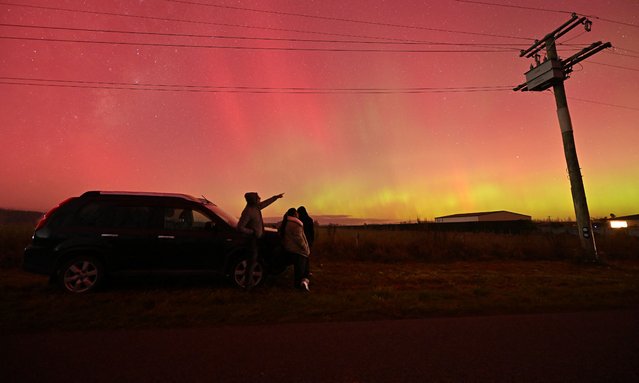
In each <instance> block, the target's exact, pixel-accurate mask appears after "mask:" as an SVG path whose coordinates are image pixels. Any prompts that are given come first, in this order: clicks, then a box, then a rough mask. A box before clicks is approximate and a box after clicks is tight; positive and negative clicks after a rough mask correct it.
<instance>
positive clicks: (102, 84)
mask: <svg viewBox="0 0 639 383" xmlns="http://www.w3.org/2000/svg"><path fill="white" fill-rule="evenodd" d="M0 80H2V81H1V82H0V83H2V84H10V85H32V86H50V87H68V88H91V89H123V90H156V91H176V92H208V93H297V94H302V93H310V94H330V93H336V94H340V93H370V94H378V93H381V94H384V93H460V92H468V93H472V92H489V91H510V90H511V89H512V86H510V85H489V86H462V87H410V88H372V87H369V88H319V87H250V86H213V85H185V84H156V83H127V82H108V81H85V80H63V79H46V78H32V77H10V76H0Z"/></svg>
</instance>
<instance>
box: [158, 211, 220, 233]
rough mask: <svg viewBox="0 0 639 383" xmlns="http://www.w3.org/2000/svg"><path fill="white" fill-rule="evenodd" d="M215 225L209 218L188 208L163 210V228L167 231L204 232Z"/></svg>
mask: <svg viewBox="0 0 639 383" xmlns="http://www.w3.org/2000/svg"><path fill="white" fill-rule="evenodd" d="M214 225H215V223H214V222H212V221H211V219H210V218H209V217H207V216H206V215H204V214H203V213H201V212H199V211H197V210H191V209H189V208H165V209H164V228H165V229H167V230H206V229H210V228H211V227H213V226H214Z"/></svg>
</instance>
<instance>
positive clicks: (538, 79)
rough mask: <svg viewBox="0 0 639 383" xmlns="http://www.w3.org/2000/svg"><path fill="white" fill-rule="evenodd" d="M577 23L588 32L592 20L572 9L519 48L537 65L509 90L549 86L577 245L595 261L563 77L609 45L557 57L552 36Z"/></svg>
mask: <svg viewBox="0 0 639 383" xmlns="http://www.w3.org/2000/svg"><path fill="white" fill-rule="evenodd" d="M581 24H583V25H584V27H585V29H586V31H588V32H590V29H591V26H592V22H591V21H590V20H588V18H586V17H581V18H579V17H578V16H577V14H575V13H573V14H572V17H571V18H570V20H568V21H567V22H565V23H564V24H563V25H561V26H560V27H559V28H557V29H555V30H554V31H553V32H551V33H549V34H547V35H546V36H545V37H544V38H543V39H541V40H536V41H535V43H534V44H533V45H532V46H531V47H530V48H528V49H526V50H522V51H521V54H520V55H519V56H520V57H524V56H525V57H527V58H534V59H535V63H536V64H537V65H536V66H532V65H531V67H530V70H529V71H528V72H526V73H525V76H526V82H525V83H523V84H521V85H519V86H517V87H516V88H514V89H513V90H515V91H519V90H521V91H531V92H540V91H544V90H546V89H548V88H550V87H552V88H553V93H554V94H555V102H556V104H557V117H558V119H559V127H560V128H561V136H562V139H563V145H564V154H565V157H566V164H567V166H568V174H569V177H570V189H571V192H572V201H573V205H574V208H575V216H576V218H577V227H578V230H579V239H580V242H581V248H582V250H583V255H584V257H585V259H586V260H587V261H591V262H598V261H599V256H598V254H597V246H596V244H595V237H594V233H593V230H592V222H591V220H590V213H589V212H588V203H587V201H586V192H585V189H584V184H583V180H582V176H581V168H580V167H579V160H578V159H577V150H576V147H575V139H574V135H573V130H572V121H571V120H570V113H569V111H568V101H567V100H566V89H565V88H564V81H565V80H566V79H567V78H568V75H569V74H570V72H572V67H573V65H575V64H577V63H578V62H580V61H582V60H584V59H586V58H588V57H590V56H592V55H594V54H595V53H597V52H599V51H601V50H603V49H606V48H609V47H611V46H612V45H611V44H610V43H609V42H607V43H605V44H604V43H602V42H601V41H598V42H596V43H593V44H592V45H590V46H589V47H587V48H584V49H582V50H581V51H579V52H577V53H576V54H574V55H572V56H570V57H569V58H567V59H565V60H562V59H560V58H559V56H558V54H557V48H556V46H555V42H556V40H557V39H558V38H559V37H561V36H563V35H565V34H566V33H568V32H569V31H570V30H571V29H573V28H575V27H576V26H578V25H581ZM544 48H545V49H546V57H545V58H544V60H543V61H542V60H540V54H539V51H541V50H542V49H544Z"/></svg>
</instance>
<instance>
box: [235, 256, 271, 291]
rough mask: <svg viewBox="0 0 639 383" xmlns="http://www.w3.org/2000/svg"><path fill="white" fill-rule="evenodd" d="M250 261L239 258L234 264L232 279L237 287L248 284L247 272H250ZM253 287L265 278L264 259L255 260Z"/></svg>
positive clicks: (243, 286)
mask: <svg viewBox="0 0 639 383" xmlns="http://www.w3.org/2000/svg"><path fill="white" fill-rule="evenodd" d="M247 269H248V261H247V260H246V259H239V260H237V261H236V262H235V264H234V265H233V270H232V271H231V280H232V281H233V284H234V285H235V286H237V287H241V288H246V285H247V278H246V276H247V274H248V270H247ZM252 278H253V287H255V286H258V285H259V284H260V283H262V280H263V279H264V264H263V263H262V261H260V260H257V261H255V266H254V267H253V276H252Z"/></svg>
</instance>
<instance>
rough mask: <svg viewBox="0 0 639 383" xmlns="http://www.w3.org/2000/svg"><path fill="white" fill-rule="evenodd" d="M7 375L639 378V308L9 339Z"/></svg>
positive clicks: (58, 378)
mask: <svg viewBox="0 0 639 383" xmlns="http://www.w3.org/2000/svg"><path fill="white" fill-rule="evenodd" d="M0 341H1V348H0V358H1V359H0V381H2V382H7V383H9V382H69V381H72V382H80V381H88V382H92V383H99V382H136V383H143V382H278V383H285V382H349V383H352V382H562V383H564V382H638V381H639V310H624V311H609V312H587V313H566V314H543V315H511V316H488V317H465V318H432V319H419V320H401V321H373V322H348V323H309V324H282V325H261V326H227V327H216V328H197V329H171V330H118V331H83V332H65V333H46V334H22V335H21V334H15V335H3V336H0Z"/></svg>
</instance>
